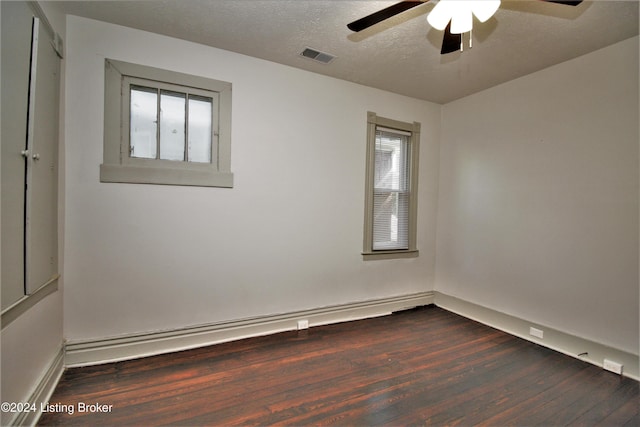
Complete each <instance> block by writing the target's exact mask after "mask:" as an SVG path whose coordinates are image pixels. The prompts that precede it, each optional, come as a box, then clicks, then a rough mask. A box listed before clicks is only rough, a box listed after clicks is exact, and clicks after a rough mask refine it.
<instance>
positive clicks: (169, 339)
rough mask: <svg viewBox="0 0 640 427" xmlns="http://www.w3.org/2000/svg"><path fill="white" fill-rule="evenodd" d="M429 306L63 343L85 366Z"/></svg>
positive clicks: (381, 304) (359, 307)
mask: <svg viewBox="0 0 640 427" xmlns="http://www.w3.org/2000/svg"><path fill="white" fill-rule="evenodd" d="M429 304H433V292H430V291H429V292H421V293H417V294H411V295H403V296H395V297H388V298H382V299H377V300H369V301H362V302H355V303H349V304H343V305H336V306H330V307H322V308H315V309H310V310H301V311H295V312H291V313H284V314H275V315H267V316H259V317H253V318H247V319H239V320H230V321H223V322H217V323H212V324H208V325H200V326H192V327H187V328H180V329H173V330H166V331H153V332H146V333H142V334H130V335H125V336H119V337H110V338H103V339H96V340H81V341H73V342H67V344H66V353H65V366H67V367H76V366H88V365H97V364H101V363H108V362H116V361H120V360H128V359H137V358H140V357H145V356H152V355H156V354H163V353H170V352H174V351H181V350H187V349H190V348H197V347H204V346H207V345H212V344H218V343H222V342H227V341H234V340H239V339H243V338H250V337H256V336H262V335H269V334H274V333H278V332H284V331H294V330H297V329H298V321H300V320H307V321H308V322H309V327H313V326H320V325H327V324H331V323H339V322H346V321H351V320H358V319H366V318H371V317H378V316H384V315H388V314H391V313H393V312H394V311H400V310H405V309H409V308H413V307H417V306H422V305H429Z"/></svg>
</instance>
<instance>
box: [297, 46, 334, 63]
mask: <svg viewBox="0 0 640 427" xmlns="http://www.w3.org/2000/svg"><path fill="white" fill-rule="evenodd" d="M300 55H302V56H304V57H305V58H309V59H313V60H314V61H318V62H322V63H323V64H328V63H329V62H331V61H333V60H334V58H335V56H333V55H330V54H328V53H325V52H320V51H319V50H315V49H311V48H310V47H307V48H305V49H304V50H303V51H302V52H301V53H300Z"/></svg>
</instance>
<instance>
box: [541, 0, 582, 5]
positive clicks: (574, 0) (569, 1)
mask: <svg viewBox="0 0 640 427" xmlns="http://www.w3.org/2000/svg"><path fill="white" fill-rule="evenodd" d="M542 1H546V2H549V3H558V4H565V5H567V6H577V5H579V4H580V3H582V0H542Z"/></svg>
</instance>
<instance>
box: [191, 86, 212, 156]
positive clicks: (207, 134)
mask: <svg viewBox="0 0 640 427" xmlns="http://www.w3.org/2000/svg"><path fill="white" fill-rule="evenodd" d="M212 109H213V100H212V99H211V98H204V97H196V96H189V150H188V157H187V159H188V160H189V161H190V162H199V163H211V135H212V133H211V131H212V129H211V117H212V115H211V113H212Z"/></svg>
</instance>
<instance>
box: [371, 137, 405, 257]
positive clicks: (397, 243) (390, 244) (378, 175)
mask: <svg viewBox="0 0 640 427" xmlns="http://www.w3.org/2000/svg"><path fill="white" fill-rule="evenodd" d="M410 136H411V134H408V133H407V132H404V131H397V132H396V131H394V130H392V129H387V128H380V127H378V128H376V141H375V171H374V184H373V187H374V188H373V250H402V249H409V191H410V188H409V187H410V186H409V182H410V180H409V178H410V170H409V167H410V166H409V165H410V164H411V162H410V161H409V160H410V159H409V155H410V154H409V153H410V150H409V138H410Z"/></svg>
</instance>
